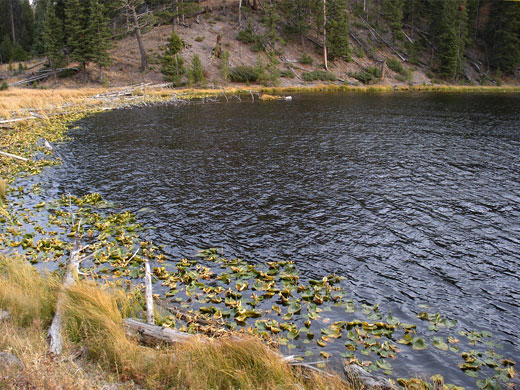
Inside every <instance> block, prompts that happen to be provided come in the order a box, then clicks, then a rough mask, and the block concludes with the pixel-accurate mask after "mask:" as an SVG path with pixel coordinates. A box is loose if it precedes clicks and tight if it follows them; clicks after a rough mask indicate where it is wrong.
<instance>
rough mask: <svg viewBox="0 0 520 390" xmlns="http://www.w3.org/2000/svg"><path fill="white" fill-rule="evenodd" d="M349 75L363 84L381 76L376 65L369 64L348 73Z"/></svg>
mask: <svg viewBox="0 0 520 390" xmlns="http://www.w3.org/2000/svg"><path fill="white" fill-rule="evenodd" d="M349 76H350V77H354V78H355V79H356V80H358V81H361V82H362V83H363V84H370V83H372V82H373V81H376V80H379V79H380V78H381V71H380V70H379V68H378V67H376V66H369V67H366V68H364V69H363V70H361V71H359V72H355V73H349Z"/></svg>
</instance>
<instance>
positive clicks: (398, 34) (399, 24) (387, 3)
mask: <svg viewBox="0 0 520 390" xmlns="http://www.w3.org/2000/svg"><path fill="white" fill-rule="evenodd" d="M403 8H404V0H384V2H383V14H384V15H385V17H386V18H387V19H388V22H389V24H390V29H391V30H392V39H393V40H394V42H395V41H398V40H402V39H403V38H404V34H403Z"/></svg>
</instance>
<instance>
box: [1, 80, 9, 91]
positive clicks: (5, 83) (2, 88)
mask: <svg viewBox="0 0 520 390" xmlns="http://www.w3.org/2000/svg"><path fill="white" fill-rule="evenodd" d="M7 89H9V85H7V82H6V81H2V82H1V83H0V91H5V90H7Z"/></svg>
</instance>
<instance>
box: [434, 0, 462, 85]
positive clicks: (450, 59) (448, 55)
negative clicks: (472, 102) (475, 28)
mask: <svg viewBox="0 0 520 390" xmlns="http://www.w3.org/2000/svg"><path fill="white" fill-rule="evenodd" d="M432 4H433V5H432V7H433V8H432V10H431V11H432V22H431V25H430V30H431V32H432V36H433V37H435V38H434V43H435V44H436V49H437V55H436V67H435V68H436V71H437V72H438V74H439V75H440V76H441V77H444V78H446V79H449V80H454V79H455V78H456V77H457V76H458V75H460V74H461V72H462V64H463V62H464V50H465V48H466V44H467V33H468V15H467V10H466V0H444V1H442V2H433V3H432Z"/></svg>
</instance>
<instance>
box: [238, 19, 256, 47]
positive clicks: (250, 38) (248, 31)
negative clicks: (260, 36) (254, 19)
mask: <svg viewBox="0 0 520 390" xmlns="http://www.w3.org/2000/svg"><path fill="white" fill-rule="evenodd" d="M255 37H256V35H255V33H254V32H253V27H252V26H251V23H249V24H248V25H247V27H246V28H245V29H244V30H240V31H239V32H238V35H237V40H239V41H240V42H242V43H254V42H255Z"/></svg>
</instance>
